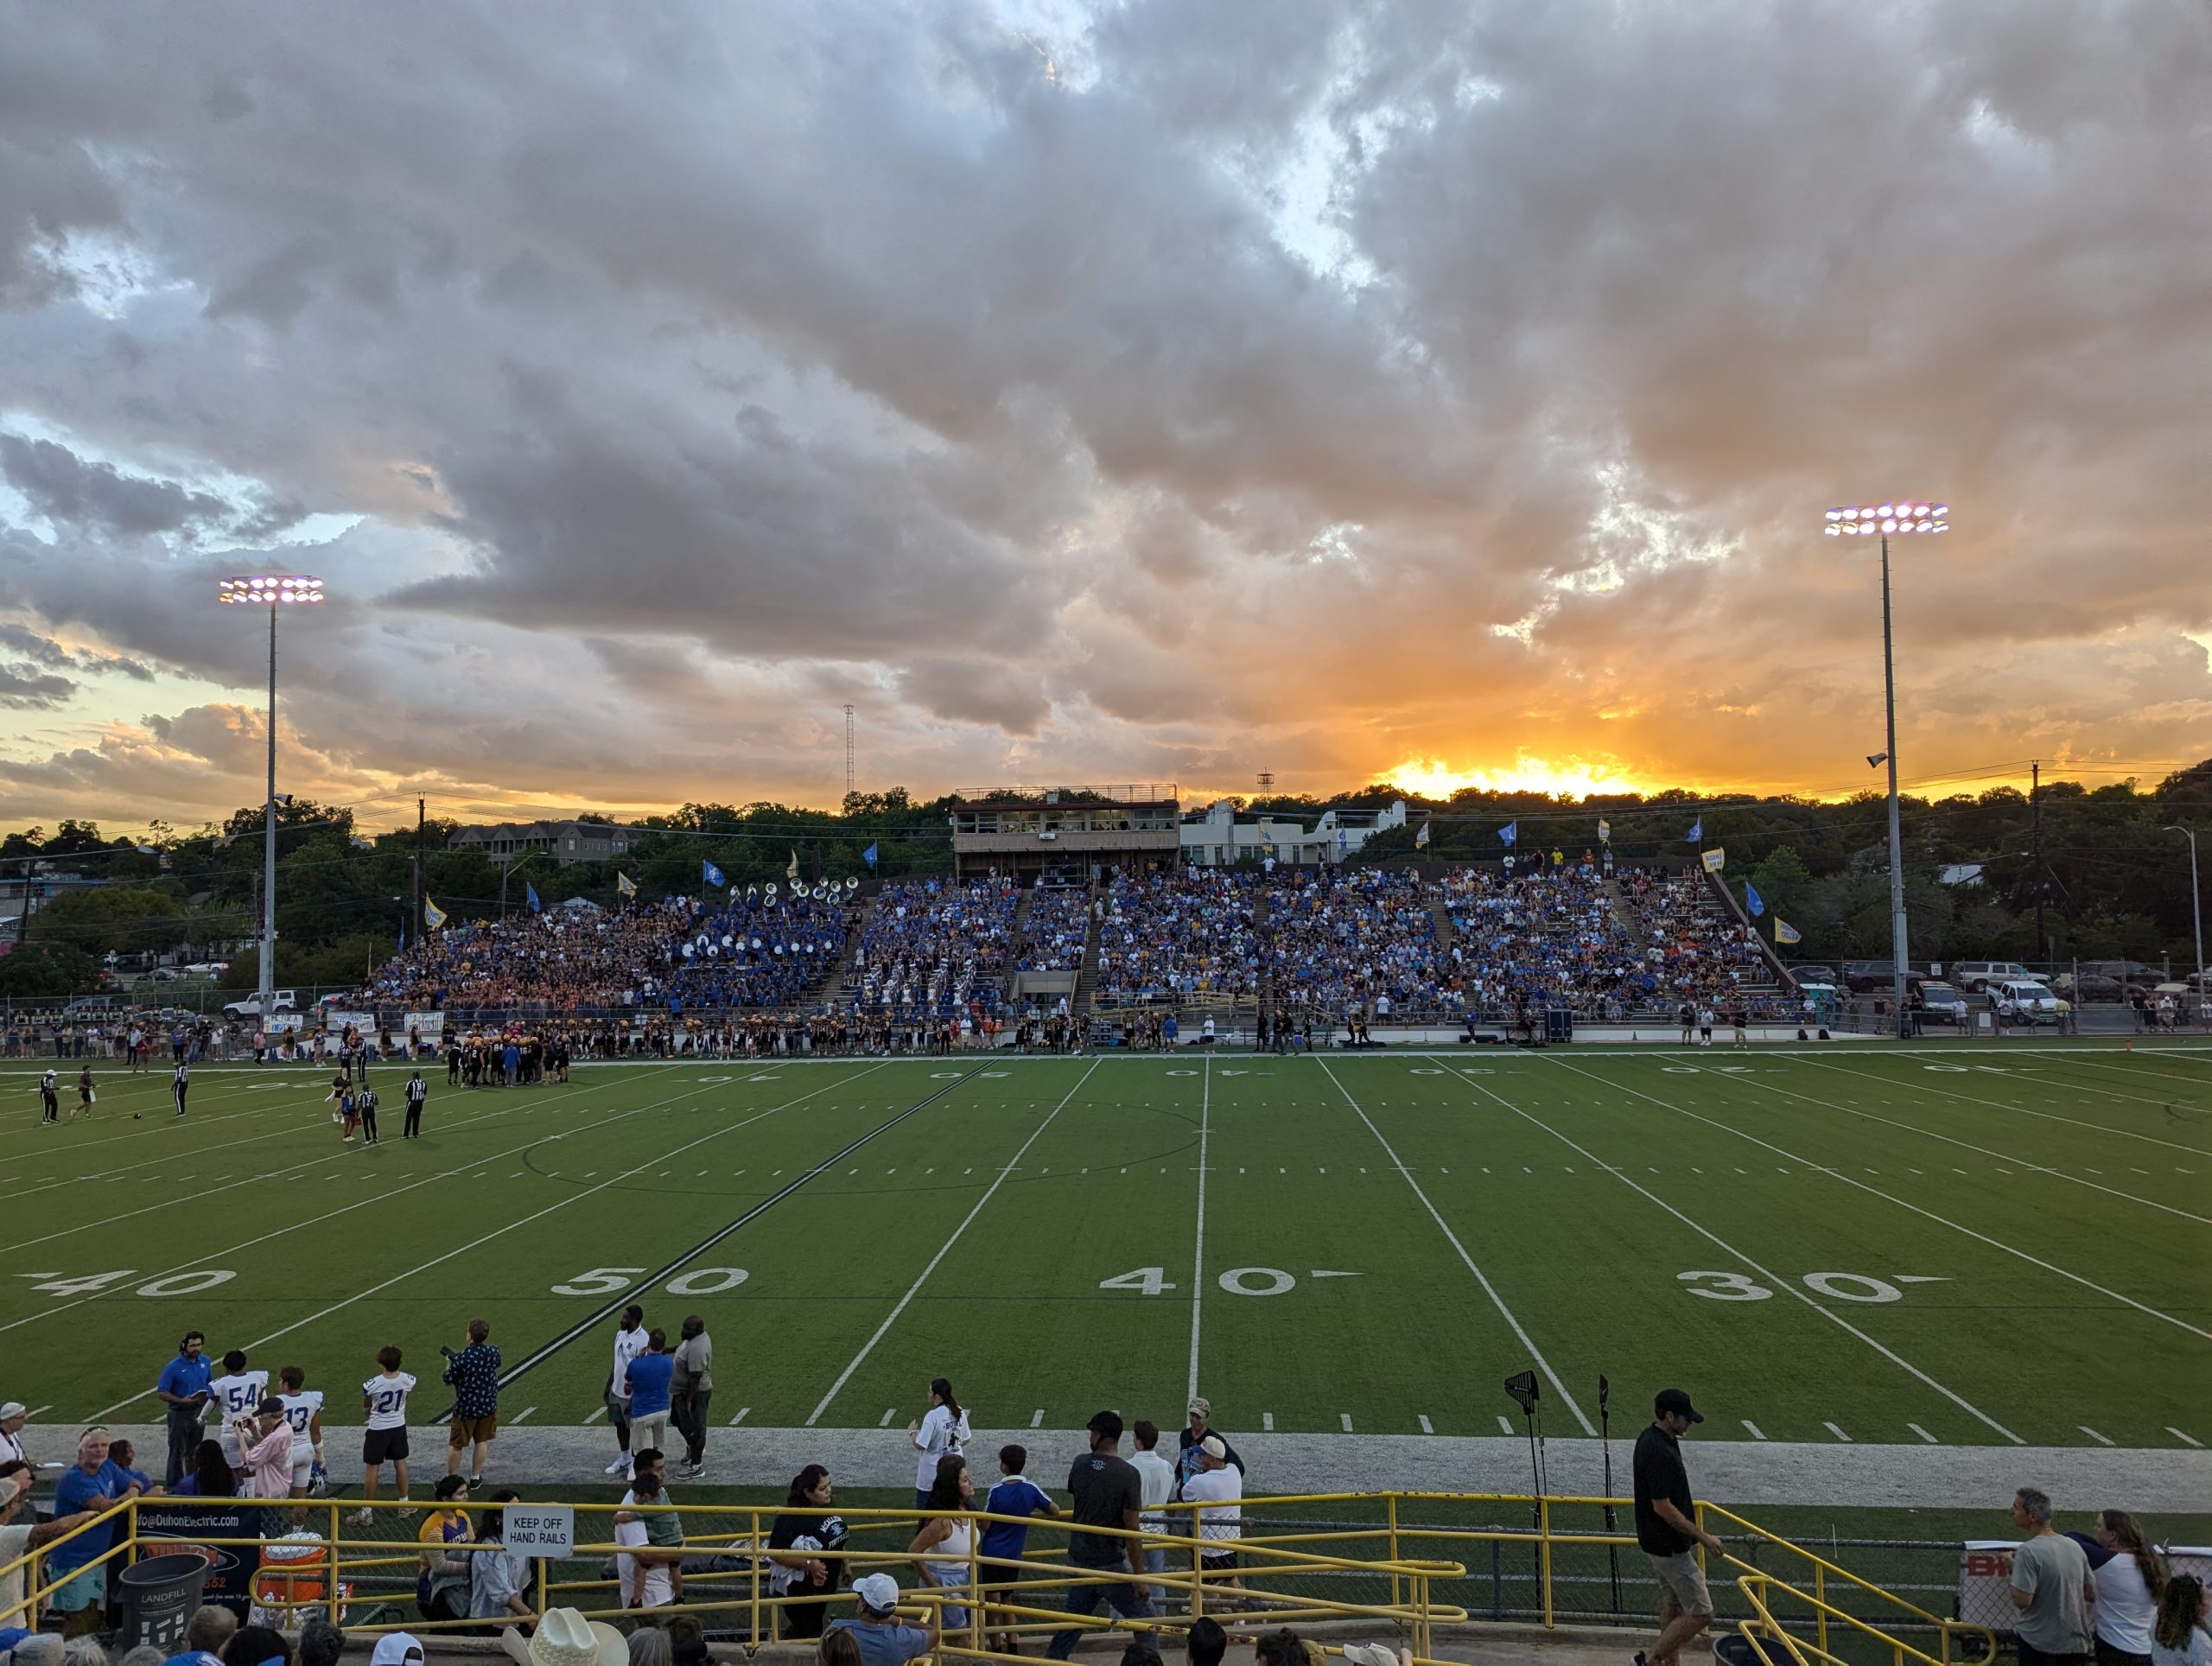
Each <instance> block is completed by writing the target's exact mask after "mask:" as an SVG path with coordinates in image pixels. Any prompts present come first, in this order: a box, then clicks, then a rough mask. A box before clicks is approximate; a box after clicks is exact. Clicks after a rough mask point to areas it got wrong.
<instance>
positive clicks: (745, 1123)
mask: <svg viewBox="0 0 2212 1666" xmlns="http://www.w3.org/2000/svg"><path fill="white" fill-rule="evenodd" d="M867 1073H868V1072H867V1071H856V1072H855V1075H863V1076H864V1075H866V1074H867ZM842 1079H843V1081H850V1080H851V1079H853V1078H852V1077H846V1078H842ZM719 1085H721V1084H702V1086H700V1087H696V1088H690V1089H687V1090H686V1091H684V1092H683V1093H679V1094H677V1095H675V1096H674V1097H672V1098H671V1099H668V1100H664V1101H659V1102H657V1103H654V1104H652V1105H641V1106H639V1108H638V1109H637V1110H632V1111H624V1112H620V1113H617V1114H616V1115H615V1116H612V1117H610V1118H609V1119H608V1120H609V1121H612V1122H620V1121H622V1120H624V1119H625V1118H626V1117H629V1116H639V1115H642V1114H643V1113H644V1112H645V1111H647V1110H658V1109H660V1108H661V1107H662V1105H664V1104H671V1103H675V1100H677V1099H683V1098H688V1097H692V1096H693V1095H695V1094H698V1093H702V1092H706V1091H710V1089H711V1087H713V1086H719ZM841 1085H842V1082H829V1083H825V1084H823V1085H822V1086H821V1087H818V1088H816V1089H815V1090H814V1091H812V1092H810V1093H803V1094H801V1095H799V1097H798V1098H796V1099H787V1100H785V1102H784V1103H782V1104H779V1105H772V1106H771V1107H769V1108H768V1109H767V1110H763V1111H760V1112H758V1113H756V1114H755V1115H753V1116H747V1117H746V1118H744V1119H743V1120H742V1121H740V1122H725V1123H724V1124H722V1125H721V1127H719V1128H716V1129H710V1130H709V1132H707V1133H705V1134H702V1135H700V1136H699V1137H698V1138H697V1139H696V1140H687V1141H684V1142H683V1144H682V1145H680V1146H677V1148H675V1149H674V1150H672V1151H666V1152H663V1153H662V1154H660V1155H659V1156H658V1157H651V1158H648V1159H647V1160H645V1161H644V1162H641V1163H639V1164H637V1165H636V1166H635V1167H631V1168H626V1169H624V1170H623V1171H622V1172H621V1173H619V1174H616V1175H614V1176H613V1178H612V1179H609V1180H601V1182H600V1183H599V1184H598V1185H597V1186H588V1187H586V1188H585V1189H584V1190H582V1191H581V1192H571V1193H570V1194H569V1196H567V1197H565V1198H563V1199H561V1200H560V1201H559V1202H557V1203H550V1204H548V1205H546V1206H545V1207H544V1208H543V1209H539V1210H534V1211H531V1213H530V1214H527V1215H524V1216H522V1217H520V1218H518V1219H515V1220H512V1221H509V1222H508V1223H507V1224H505V1225H504V1226H499V1227H495V1228H493V1230H491V1231H489V1232H486V1233H485V1234H484V1235H483V1236H482V1237H477V1238H473V1239H471V1240H470V1241H469V1242H468V1243H464V1244H461V1245H459V1246H458V1247H456V1248H454V1249H452V1250H447V1251H446V1252H445V1253H444V1254H443V1255H440V1256H431V1257H430V1259H429V1260H428V1261H425V1262H417V1263H416V1265H415V1266H413V1267H410V1268H409V1269H407V1270H406V1271H405V1272H404V1273H395V1274H393V1275H391V1277H390V1278H388V1279H385V1280H383V1281H381V1282H379V1283H376V1284H372V1285H370V1286H368V1287H367V1288H365V1289H362V1290H357V1291H356V1292H354V1293H353V1294H352V1295H350V1296H347V1297H346V1299H345V1300H342V1301H334V1302H332V1303H331V1304H330V1305H329V1306H328V1307H321V1308H318V1309H316V1310H315V1312H314V1313H309V1314H308V1316H307V1317H306V1318H304V1319H294V1320H293V1321H292V1322H291V1323H290V1324H289V1325H286V1326H281V1327H280V1328H278V1329H277V1330H274V1331H271V1332H269V1334H268V1335H266V1336H263V1337H257V1338H255V1339H253V1340H252V1341H251V1342H248V1343H245V1344H244V1346H245V1348H247V1349H248V1350H251V1349H254V1348H261V1347H266V1346H267V1345H269V1344H270V1343H271V1342H274V1341H276V1340H277V1339H278V1338H280V1337H286V1336H289V1335H291V1333H292V1332H295V1331H300V1330H304V1329H306V1328H307V1327H308V1326H310V1325H313V1324H315V1323H317V1322H318V1321H320V1320H321V1319H327V1318H328V1317H329V1316H330V1315H331V1314H333V1313H339V1312H341V1311H343V1310H344V1309H346V1308H347V1307H352V1306H353V1304H354V1303H355V1302H357V1301H365V1300H367V1299H368V1298H369V1297H371V1296H372V1295H377V1294H381V1293H382V1292H384V1291H385V1290H388V1289H390V1288H391V1287H392V1286H393V1285H395V1284H403V1283H404V1282H406V1281H407V1280H409V1279H410V1278H413V1277H415V1276H416V1275H418V1274H422V1273H427V1272H429V1270H430V1269H432V1268H434V1267H442V1266H443V1265H444V1264H445V1263H446V1262H449V1261H451V1260H453V1259H454V1257H455V1256H465V1255H467V1254H468V1253H469V1252H470V1251H471V1250H480V1249H482V1248H483V1247H484V1246H485V1245H486V1244H487V1243H491V1242H492V1241H493V1239H495V1238H502V1237H505V1236H506V1235H507V1234H508V1233H510V1232H512V1231H515V1230H518V1229H519V1228H521V1227H524V1226H528V1225H530V1224H531V1223H532V1222H534V1221H538V1220H542V1219H543V1218H545V1217H546V1216H548V1215H551V1214H555V1213H557V1212H558V1211H561V1210H563V1209H566V1208H567V1207H568V1206H569V1205H570V1204H573V1203H580V1202H582V1200H583V1199H586V1198H590V1197H595V1196H597V1195H598V1194H599V1193H600V1192H604V1191H606V1190H607V1188H608V1187H609V1186H617V1185H620V1183H621V1182H622V1181H623V1180H627V1179H628V1178H630V1177H631V1176H632V1175H634V1174H641V1173H645V1171H646V1170H647V1169H649V1168H651V1167H653V1165H654V1164H656V1163H664V1162H667V1161H669V1160H671V1158H675V1157H680V1156H682V1155H683V1154H684V1153H685V1152H687V1151H690V1150H692V1149H694V1148H696V1147H699V1146H702V1145H705V1144H706V1143H708V1141H712V1140H719V1139H721V1138H723V1137H724V1136H725V1135H730V1134H734V1133H735V1132H737V1130H738V1129H742V1128H749V1127H751V1126H752V1125H753V1123H754V1122H760V1121H761V1120H762V1119H763V1118H766V1117H769V1116H775V1115H777V1114H778V1113H779V1111H785V1110H790V1109H791V1107H792V1106H794V1105H797V1104H800V1103H804V1101H806V1100H808V1099H811V1098H813V1097H815V1096H816V1095H817V1094H822V1093H827V1092H829V1091H830V1090H831V1089H832V1088H836V1087H838V1086H841ZM604 1125H605V1124H603V1123H602V1124H601V1126H604ZM548 1137H550V1138H554V1139H558V1138H560V1137H561V1136H560V1135H550V1136H548ZM533 1143H535V1142H533ZM518 1149H519V1148H518ZM474 1166H475V1165H474V1163H464V1164H462V1165H461V1168H462V1169H466V1168H473V1167H474ZM459 1172H461V1170H460V1169H454V1170H449V1171H448V1175H450V1174H452V1173H459ZM443 1178H447V1176H433V1177H432V1179H433V1180H436V1179H443ZM430 1183H431V1181H429V1180H418V1181H417V1182H416V1185H418V1186H427V1185H429V1184H430ZM403 1189H411V1188H403ZM391 1195H393V1194H391V1193H386V1194H385V1197H383V1198H375V1199H369V1200H368V1203H369V1204H382V1203H383V1202H385V1199H386V1198H389V1197H390V1196H391ZM366 1206H368V1205H367V1204H357V1205H353V1207H355V1208H362V1207H366ZM334 1212H337V1211H334ZM321 1219H327V1216H326V1217H321V1218H318V1221H317V1222H315V1223H302V1224H319V1223H320V1220H321ZM283 1230H285V1231H294V1230H298V1229H297V1228H295V1227H286V1228H284V1229H283ZM266 1236H268V1237H277V1236H278V1235H277V1233H274V1232H272V1233H269V1234H267V1235H266ZM253 1242H256V1243H257V1242H259V1240H258V1239H256V1240H253ZM238 1247H243V1246H238ZM219 1253H228V1252H227V1251H224V1252H219ZM205 1260H206V1258H205V1257H202V1259H201V1261H200V1262H191V1263H188V1265H193V1266H198V1265H201V1264H204V1262H205ZM93 1299H94V1298H92V1297H89V1296H88V1297H86V1300H93ZM72 1305H74V1304H72ZM153 1392H154V1391H153V1390H152V1389H140V1390H139V1391H138V1392H137V1394H134V1395H132V1396H130V1397H129V1398H128V1399H124V1400H118V1401H117V1402H115V1403H114V1404H113V1405H111V1406H104V1407H102V1408H100V1409H99V1411H96V1412H94V1413H93V1414H92V1418H91V1419H90V1420H88V1421H98V1420H99V1419H100V1418H103V1417H105V1416H107V1415H109V1414H110V1413H111V1412H118V1411H121V1410H122V1409H123V1408H124V1407H125V1406H132V1405H136V1404H137V1402H140V1401H141V1400H144V1399H147V1398H149V1396H151V1395H152V1394H153Z"/></svg>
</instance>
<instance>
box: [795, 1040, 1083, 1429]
mask: <svg viewBox="0 0 2212 1666" xmlns="http://www.w3.org/2000/svg"><path fill="white" fill-rule="evenodd" d="M1097 1068H1098V1061H1097V1060H1096V1059H1092V1060H1091V1061H1090V1069H1089V1070H1086V1071H1084V1073H1083V1074H1082V1075H1081V1076H1079V1077H1077V1078H1076V1083H1075V1085H1074V1086H1073V1087H1071V1088H1070V1089H1069V1090H1068V1091H1067V1093H1066V1095H1065V1097H1063V1098H1062V1099H1061V1100H1060V1103H1058V1104H1057V1105H1054V1106H1053V1107H1052V1110H1050V1111H1049V1112H1047V1113H1046V1117H1045V1120H1044V1121H1043V1122H1039V1123H1038V1124H1037V1126H1036V1127H1035V1128H1034V1129H1032V1130H1031V1131H1030V1135H1029V1137H1028V1138H1027V1139H1026V1140H1024V1141H1022V1142H1021V1149H1020V1150H1019V1151H1017V1152H1015V1153H1014V1155H1013V1156H1012V1157H1011V1158H1009V1159H1008V1160H1007V1162H1006V1163H1005V1164H1004V1166H1002V1167H1001V1168H1000V1170H999V1172H998V1173H996V1174H995V1175H994V1176H992V1178H991V1183H990V1185H989V1186H987V1187H986V1188H985V1189H984V1192H983V1195H982V1197H980V1198H978V1199H976V1206H975V1207H974V1208H973V1209H970V1210H969V1211H968V1213H967V1216H966V1218H964V1219H963V1220H962V1221H961V1223H960V1224H959V1225H957V1226H956V1227H954V1228H953V1229H952V1236H951V1237H949V1238H947V1239H946V1240H945V1241H944V1243H943V1244H941V1245H940V1246H939V1247H938V1252H937V1254H935V1255H934V1256H931V1257H930V1262H929V1265H928V1266H926V1267H925V1268H923V1269H922V1270H921V1273H920V1274H919V1275H918V1276H917V1277H916V1278H915V1280H914V1281H913V1282H912V1284H910V1285H908V1286H907V1287H906V1294H905V1295H903V1296H900V1297H899V1303H898V1306H896V1307H893V1308H892V1310H891V1311H890V1313H887V1315H885V1317H884V1320H883V1323H882V1324H880V1325H879V1326H876V1327H875V1334H874V1336H872V1337H870V1338H868V1340H867V1341H866V1342H864V1343H862V1344H861V1351H859V1352H858V1353H856V1354H855V1355H854V1356H853V1358H852V1360H851V1362H850V1363H849V1364H847V1365H846V1367H845V1369H844V1370H842V1371H840V1372H838V1373H837V1380H836V1382H835V1383H831V1384H830V1385H829V1393H827V1394H825V1395H823V1396H822V1402H821V1403H820V1404H819V1405H817V1406H816V1407H815V1408H814V1409H813V1411H812V1412H811V1413H810V1414H809V1415H808V1416H807V1420H806V1423H807V1427H808V1428H813V1427H814V1425H815V1424H817V1423H818V1422H820V1421H822V1414H823V1412H825V1411H827V1410H829V1402H831V1401H832V1400H835V1399H836V1397H837V1396H838V1394H839V1393H840V1392H841V1391H842V1389H843V1388H844V1386H845V1384H846V1383H848V1382H849V1381H851V1380H852V1375H853V1373H854V1372H855V1371H856V1370H859V1369H860V1368H861V1361H862V1360H864V1359H866V1358H868V1355H869V1354H871V1353H873V1352H874V1351H875V1345H876V1344H877V1343H879V1342H880V1341H882V1340H883V1339H884V1337H885V1335H886V1334H887V1332H889V1331H890V1329H891V1327H892V1326H893V1325H895V1324H897V1323H898V1322H899V1314H901V1313H905V1312H906V1304H907V1303H908V1302H910V1301H912V1300H913V1299H914V1297H915V1296H916V1294H918V1293H919V1292H920V1290H921V1288H922V1286H923V1285H925V1284H926V1283H927V1282H928V1281H929V1276H930V1275H931V1273H934V1272H935V1271H937V1267H938V1262H941V1261H943V1260H944V1258H945V1256H947V1255H948V1254H949V1253H950V1251H951V1249H952V1246H953V1245H954V1244H956V1243H959V1242H960V1235H961V1234H962V1233H963V1232H965V1231H966V1230H968V1228H969V1224H971V1223H973V1222H974V1220H975V1218H976V1216H978V1215H980V1214H982V1212H983V1205H985V1204H987V1203H988V1202H990V1200H991V1199H993V1198H994V1197H995V1196H997V1195H998V1189H999V1187H1001V1186H1004V1185H1005V1184H1006V1177H1007V1175H1009V1174H1011V1173H1014V1169H1015V1168H1016V1167H1018V1166H1019V1165H1020V1161H1021V1160H1022V1158H1023V1157H1024V1156H1025V1155H1027V1153H1028V1150H1029V1148H1030V1147H1031V1146H1033V1145H1035V1144H1036V1143H1037V1139H1038V1136H1039V1135H1041V1134H1043V1133H1044V1131H1045V1130H1046V1129H1048V1128H1050V1127H1052V1119H1053V1118H1054V1117H1056V1116H1058V1115H1059V1114H1060V1113H1061V1112H1062V1111H1063V1110H1066V1109H1067V1107H1068V1103H1069V1102H1070V1101H1071V1100H1072V1099H1073V1098H1074V1097H1076V1095H1077V1094H1078V1093H1080V1092H1081V1091H1083V1084H1084V1083H1085V1082H1088V1081H1089V1080H1090V1072H1091V1071H1095V1070H1096V1069H1097Z"/></svg>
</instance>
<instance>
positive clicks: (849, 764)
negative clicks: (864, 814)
mask: <svg viewBox="0 0 2212 1666" xmlns="http://www.w3.org/2000/svg"><path fill="white" fill-rule="evenodd" d="M845 796H846V797H847V798H851V797H852V796H853V709H852V707H850V706H847V707H846V708H845Z"/></svg>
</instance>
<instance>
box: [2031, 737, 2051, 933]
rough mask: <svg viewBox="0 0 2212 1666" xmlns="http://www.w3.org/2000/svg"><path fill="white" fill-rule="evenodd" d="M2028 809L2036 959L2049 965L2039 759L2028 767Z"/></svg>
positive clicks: (2040, 767)
mask: <svg viewBox="0 0 2212 1666" xmlns="http://www.w3.org/2000/svg"><path fill="white" fill-rule="evenodd" d="M2028 808H2029V811H2031V817H2030V818H2031V821H2032V823H2033V824H2034V827H2035V864H2036V958H2037V960H2039V961H2042V962H2043V963H2044V964H2046V965H2048V964H2049V963H2050V938H2047V937H2045V936H2044V930H2043V760H2041V759H2037V760H2035V761H2034V762H2032V763H2031V764H2030V765H2029V766H2028Z"/></svg>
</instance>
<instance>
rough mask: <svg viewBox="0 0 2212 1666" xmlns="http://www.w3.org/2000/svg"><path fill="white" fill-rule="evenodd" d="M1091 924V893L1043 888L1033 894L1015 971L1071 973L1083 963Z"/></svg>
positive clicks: (1023, 922)
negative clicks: (1084, 946)
mask: <svg viewBox="0 0 2212 1666" xmlns="http://www.w3.org/2000/svg"><path fill="white" fill-rule="evenodd" d="M1089 927H1090V893H1089V892H1088V891H1086V890H1084V889H1083V888H1082V887H1077V886H1063V887H1055V888H1052V889H1050V890H1047V889H1046V888H1045V887H1041V886H1040V887H1038V889H1037V890H1035V891H1033V892H1032V893H1030V898H1029V912H1028V915H1027V917H1026V918H1025V919H1023V920H1022V922H1021V953H1020V956H1019V957H1017V958H1016V959H1015V961H1014V970H1016V971H1022V972H1071V971H1073V970H1076V968H1077V966H1079V965H1081V964H1082V963H1083V943H1084V936H1085V934H1086V933H1087V932H1088V930H1089Z"/></svg>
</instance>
